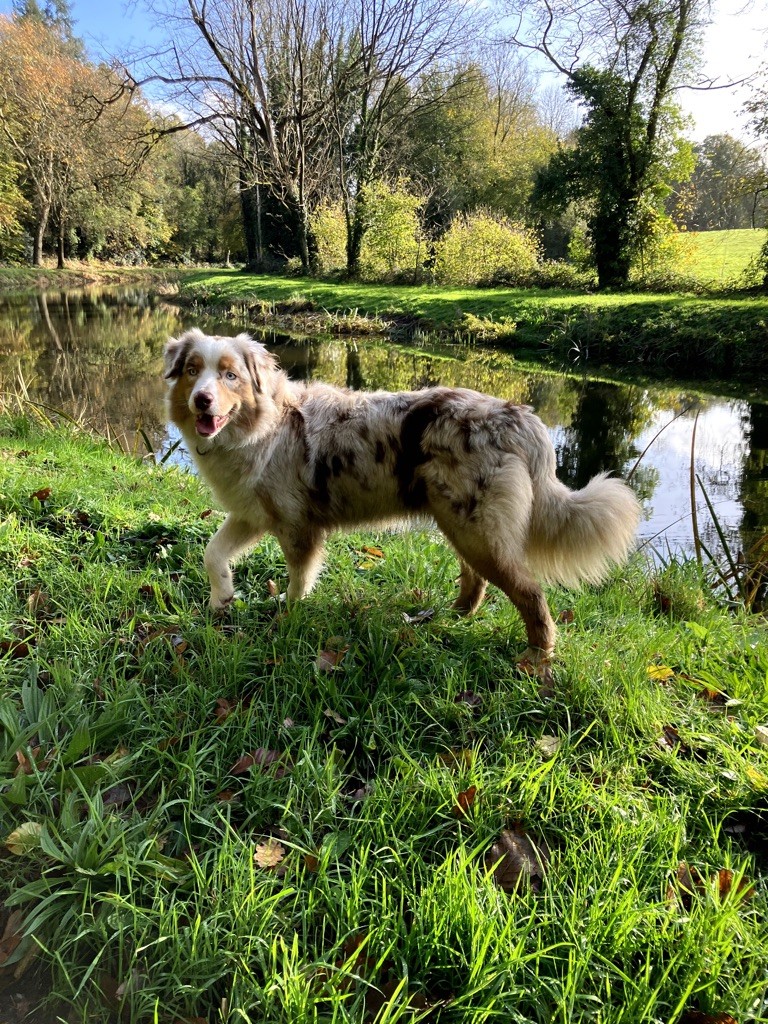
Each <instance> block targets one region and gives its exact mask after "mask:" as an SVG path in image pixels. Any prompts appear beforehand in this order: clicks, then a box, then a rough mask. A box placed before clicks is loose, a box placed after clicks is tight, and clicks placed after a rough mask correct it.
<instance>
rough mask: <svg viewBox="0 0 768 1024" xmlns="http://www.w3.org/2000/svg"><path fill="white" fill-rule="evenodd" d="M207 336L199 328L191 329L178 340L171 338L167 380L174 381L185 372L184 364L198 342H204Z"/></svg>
mask: <svg viewBox="0 0 768 1024" xmlns="http://www.w3.org/2000/svg"><path fill="white" fill-rule="evenodd" d="M204 339H205V335H204V334H203V332H202V331H201V330H200V329H199V328H198V327H191V328H190V329H189V330H188V331H185V332H184V334H182V335H180V336H179V337H178V338H169V339H168V341H167V343H166V346H165V351H164V353H163V355H164V357H165V373H164V376H165V379H166V380H174V379H176V378H177V377H180V376H181V375H182V373H183V372H184V362H185V360H186V358H187V356H188V355H189V350H190V349H191V348H192V346H193V345H194V343H195V342H196V341H203V340H204Z"/></svg>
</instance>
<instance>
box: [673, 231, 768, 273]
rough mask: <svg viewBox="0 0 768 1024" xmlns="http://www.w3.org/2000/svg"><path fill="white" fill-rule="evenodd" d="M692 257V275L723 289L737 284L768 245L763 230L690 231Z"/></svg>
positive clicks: (688, 236) (688, 235) (687, 236)
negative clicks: (750, 264)
mask: <svg viewBox="0 0 768 1024" xmlns="http://www.w3.org/2000/svg"><path fill="white" fill-rule="evenodd" d="M686 238H688V239H690V243H691V246H692V250H693V251H692V256H691V262H690V273H691V274H692V275H693V276H694V277H695V278H696V279H697V280H699V281H702V282H703V283H705V284H714V285H718V286H720V287H724V286H728V285H731V284H733V282H734V281H737V280H738V279H739V277H740V276H741V275H742V274H743V273H744V271H745V270H746V269H747V267H748V265H749V263H750V261H751V260H754V259H756V258H757V256H758V255H759V253H760V249H761V248H762V245H763V243H764V242H765V230H764V229H763V228H756V229H752V228H734V229H732V230H730V231H690V232H689V233H688V234H687V235H686Z"/></svg>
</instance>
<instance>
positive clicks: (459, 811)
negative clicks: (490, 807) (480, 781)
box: [451, 786, 477, 818]
mask: <svg viewBox="0 0 768 1024" xmlns="http://www.w3.org/2000/svg"><path fill="white" fill-rule="evenodd" d="M476 796H477V786H470V787H469V789H465V790H464V791H463V792H461V793H459V795H458V796H457V797H456V803H455V804H454V806H453V808H452V810H451V814H452V815H453V816H454V818H463V817H464V816H465V815H466V814H467V812H468V811H469V809H470V808H471V806H472V804H473V803H474V802H475V797H476Z"/></svg>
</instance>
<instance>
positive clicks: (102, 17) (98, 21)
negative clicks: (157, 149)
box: [0, 0, 768, 142]
mask: <svg viewBox="0 0 768 1024" xmlns="http://www.w3.org/2000/svg"><path fill="white" fill-rule="evenodd" d="M11 8H12V0H0V13H9V12H10V10H11ZM712 8H713V14H714V21H713V24H712V25H711V26H710V28H709V29H708V31H707V33H706V37H705V40H704V55H703V56H704V59H703V68H704V71H705V73H706V74H707V75H708V76H709V77H710V78H712V79H714V80H715V81H717V82H718V83H727V82H730V81H738V80H740V79H742V78H744V77H745V76H746V75H748V74H749V73H750V72H752V71H756V70H757V69H758V68H759V66H760V64H761V62H762V61H764V60H765V59H766V56H765V55H766V54H767V53H768V0H713V3H712ZM70 9H71V11H72V14H73V16H74V19H75V33H76V34H77V35H79V36H80V37H81V38H82V39H84V40H85V43H86V46H87V48H88V51H89V52H90V53H91V55H92V56H94V57H103V56H105V54H110V53H112V52H115V51H120V50H122V51H125V50H128V49H130V48H131V47H132V48H134V49H136V48H140V47H142V46H146V45H147V44H151V42H152V36H153V29H154V24H153V19H152V17H151V15H149V14H147V13H146V10H145V9H144V7H143V5H142V3H141V0H70ZM748 96H749V89H748V87H746V86H740V87H735V88H729V89H715V90H709V91H706V92H703V91H693V90H690V89H683V90H680V91H679V92H678V94H677V99H678V101H679V103H680V105H681V106H682V107H683V109H684V110H685V111H686V112H687V113H688V114H689V115H690V116H691V117H692V119H693V125H692V128H691V131H690V135H691V137H692V138H694V139H695V140H697V141H700V140H701V139H703V138H704V137H705V136H706V135H715V134H726V133H728V134H730V135H736V136H737V137H740V138H742V139H743V140H744V141H745V142H750V141H751V139H750V135H749V131H748V128H747V125H746V120H747V119H746V116H745V115H744V114H743V113H741V109H740V108H741V106H742V104H743V103H744V101H745V100H746V99H747V97H748Z"/></svg>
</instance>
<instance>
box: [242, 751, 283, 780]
mask: <svg viewBox="0 0 768 1024" xmlns="http://www.w3.org/2000/svg"><path fill="white" fill-rule="evenodd" d="M287 760H288V759H287V755H286V754H285V753H282V752H281V751H279V750H267V748H266V747H258V748H257V749H256V750H253V751H251V753H250V754H243V756H242V757H239V758H238V759H237V761H235V763H234V764H233V765H232V767H231V768H230V769H229V774H230V775H244V774H245V773H246V772H247V771H249V770H250V769H251V768H260V769H261V770H262V771H266V769H267V768H271V767H272V766H273V765H275V771H274V776H275V778H276V779H281V778H282V777H283V775H285V773H286V771H288V769H289V767H290V765H289V764H287V763H286V762H287Z"/></svg>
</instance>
